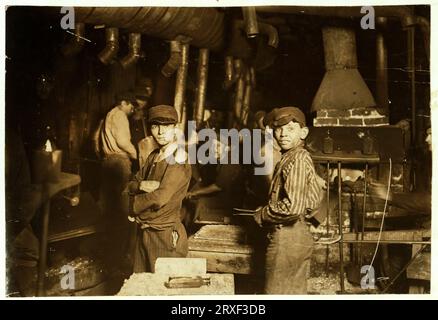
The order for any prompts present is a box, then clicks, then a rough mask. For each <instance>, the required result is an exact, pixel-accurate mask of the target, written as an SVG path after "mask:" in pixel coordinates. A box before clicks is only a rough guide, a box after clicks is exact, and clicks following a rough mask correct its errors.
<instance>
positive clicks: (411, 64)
mask: <svg viewBox="0 0 438 320" xmlns="http://www.w3.org/2000/svg"><path fill="white" fill-rule="evenodd" d="M407 33H408V37H407V41H408V43H407V46H408V63H407V64H408V74H409V77H410V87H411V118H412V119H411V120H412V123H411V137H412V140H411V141H412V143H413V146H414V148H415V146H416V144H417V141H416V137H417V121H416V120H417V119H416V113H417V111H416V92H415V91H416V87H415V27H410V28H408V29H407Z"/></svg>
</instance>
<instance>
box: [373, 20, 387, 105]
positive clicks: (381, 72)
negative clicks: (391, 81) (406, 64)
mask: <svg viewBox="0 0 438 320" xmlns="http://www.w3.org/2000/svg"><path fill="white" fill-rule="evenodd" d="M377 21H378V23H379V26H382V27H383V26H384V24H385V22H386V18H383V17H379V18H377ZM376 100H377V105H378V106H379V107H380V108H384V109H385V112H389V110H388V109H389V99H388V51H387V48H386V43H385V37H384V36H383V32H382V30H379V31H378V32H377V37H376Z"/></svg>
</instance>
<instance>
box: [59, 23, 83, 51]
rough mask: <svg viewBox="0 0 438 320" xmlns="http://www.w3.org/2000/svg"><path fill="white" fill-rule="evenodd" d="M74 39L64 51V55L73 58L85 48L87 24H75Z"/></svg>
mask: <svg viewBox="0 0 438 320" xmlns="http://www.w3.org/2000/svg"><path fill="white" fill-rule="evenodd" d="M74 33H75V34H74V38H72V39H71V40H70V41H69V42H68V43H67V44H66V45H65V46H64V47H63V48H62V49H61V51H62V54H63V55H64V56H66V57H71V56H74V55H76V54H77V53H79V52H80V51H81V50H82V48H83V47H84V42H85V41H84V36H85V23H81V22H78V23H75V32H74Z"/></svg>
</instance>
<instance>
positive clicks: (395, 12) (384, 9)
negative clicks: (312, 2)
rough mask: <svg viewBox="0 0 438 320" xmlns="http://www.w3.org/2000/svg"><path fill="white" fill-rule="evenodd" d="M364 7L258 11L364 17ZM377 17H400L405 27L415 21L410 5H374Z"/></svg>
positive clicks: (280, 7)
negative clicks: (362, 11) (362, 10)
mask: <svg viewBox="0 0 438 320" xmlns="http://www.w3.org/2000/svg"><path fill="white" fill-rule="evenodd" d="M361 8H362V7H305V6H270V7H257V8H256V11H258V12H269V13H287V14H306V15H316V16H330V17H340V18H348V17H363V16H364V14H363V13H361ZM373 8H374V13H375V16H376V17H393V18H399V19H400V21H401V23H402V25H403V27H407V26H410V25H412V24H414V23H415V19H414V12H413V10H412V8H411V7H409V6H373Z"/></svg>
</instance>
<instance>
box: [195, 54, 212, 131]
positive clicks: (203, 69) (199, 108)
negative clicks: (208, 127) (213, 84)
mask: <svg viewBox="0 0 438 320" xmlns="http://www.w3.org/2000/svg"><path fill="white" fill-rule="evenodd" d="M209 53H210V51H209V49H206V48H202V49H199V60H198V87H197V90H196V102H195V103H196V104H195V115H194V119H195V121H196V125H197V126H198V127H199V126H200V125H201V124H202V122H203V121H204V109H205V97H206V94H207V79H208V58H209Z"/></svg>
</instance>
